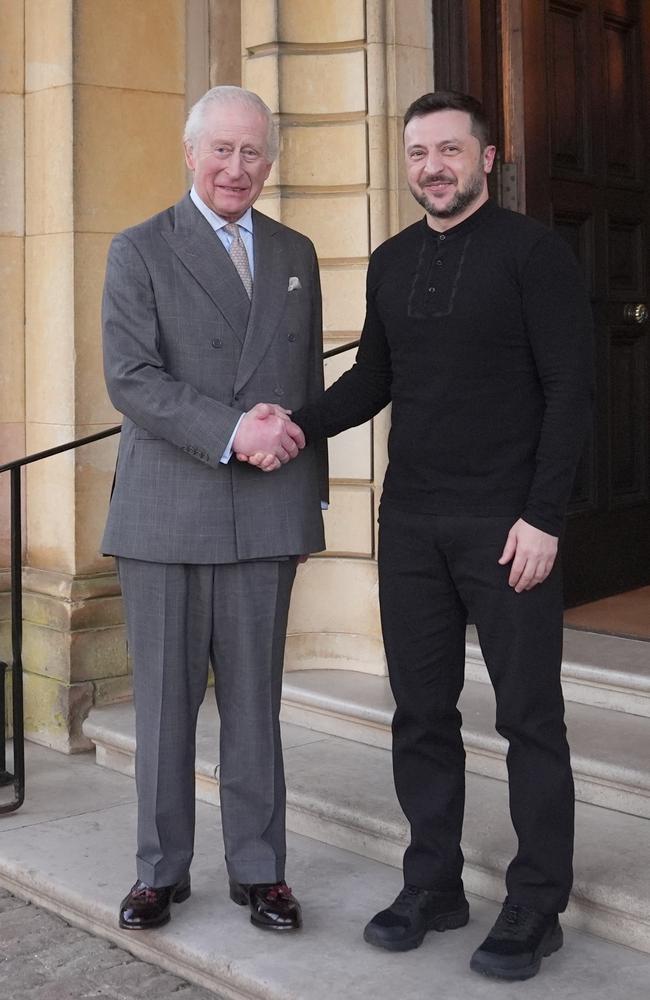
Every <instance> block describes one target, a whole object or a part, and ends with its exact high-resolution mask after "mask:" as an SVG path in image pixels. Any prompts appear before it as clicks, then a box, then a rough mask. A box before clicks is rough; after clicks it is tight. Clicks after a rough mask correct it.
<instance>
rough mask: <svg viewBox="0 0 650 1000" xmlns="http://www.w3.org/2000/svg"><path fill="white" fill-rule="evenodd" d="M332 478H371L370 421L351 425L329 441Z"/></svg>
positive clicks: (368, 479)
mask: <svg viewBox="0 0 650 1000" xmlns="http://www.w3.org/2000/svg"><path fill="white" fill-rule="evenodd" d="M329 456H330V477H331V478H332V479H355V480H356V479H365V480H367V481H368V482H369V481H370V480H371V479H372V428H371V425H370V423H367V424H362V425H361V426H360V427H351V428H350V430H349V431H344V432H343V433H342V434H338V435H337V436H336V437H335V438H330V441H329Z"/></svg>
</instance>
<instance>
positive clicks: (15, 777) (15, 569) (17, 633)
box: [0, 340, 359, 815]
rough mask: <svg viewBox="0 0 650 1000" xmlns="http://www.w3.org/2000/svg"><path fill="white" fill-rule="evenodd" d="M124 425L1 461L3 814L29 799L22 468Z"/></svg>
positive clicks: (328, 354)
mask: <svg viewBox="0 0 650 1000" xmlns="http://www.w3.org/2000/svg"><path fill="white" fill-rule="evenodd" d="M358 346H359V341H358V340H354V341H351V342H350V343H348V344H342V345H341V346H340V347H333V348H331V349H330V350H329V351H325V352H324V353H323V360H326V359H327V358H333V357H335V355H337V354H343V353H344V351H351V350H352V349H353V348H354V347H358ZM121 430H122V428H121V426H117V427H110V428H109V429H108V430H106V431H99V433H97V434H90V435H89V436H88V437H82V438H77V439H76V440H75V441H67V442H66V443H65V444H60V445H58V446H57V447H56V448H48V449H47V450H46V451H37V452H34V454H33V455H25V456H24V457H23V458H16V459H14V460H13V461H12V462H7V463H6V464H5V465H0V473H2V472H8V473H9V474H10V476H11V655H12V664H11V675H12V688H11V696H12V697H11V703H12V726H13V748H14V754H13V773H10V772H9V771H7V766H6V742H5V738H6V733H5V727H6V720H5V674H6V671H7V670H8V669H9V668H8V665H7V664H6V663H3V662H0V787H1V786H5V785H10V784H12V783H13V786H14V798H13V800H12V801H11V802H8V803H5V804H4V805H0V815H2V814H3V813H9V812H14V811H15V810H16V809H19V808H20V806H21V805H22V804H23V802H24V801H25V724H24V716H23V661H22V649H23V588H22V576H23V553H22V548H23V544H22V508H21V502H22V501H21V483H20V470H21V469H22V468H23V466H26V465H32V464H33V463H34V462H40V461H41V460H42V459H44V458H51V457H52V456H53V455H61V454H62V453H63V452H65V451H72V450H73V449H75V448H80V447H81V446H82V445H85V444H92V442H93V441H101V440H102V439H103V438H108V437H112V436H113V435H115V434H119V433H120V431H121Z"/></svg>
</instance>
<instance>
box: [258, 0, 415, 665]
mask: <svg viewBox="0 0 650 1000" xmlns="http://www.w3.org/2000/svg"><path fill="white" fill-rule="evenodd" d="M430 22H431V11H430V5H429V4H428V3H427V2H425V0H410V2H409V3H397V0H365V2H364V0H330V2H328V3H326V4H324V3H322V2H321V0H243V3H242V43H243V70H242V78H243V82H244V86H247V87H249V88H250V89H251V90H255V91H257V93H259V94H260V95H261V96H262V97H263V98H264V100H265V101H266V102H267V104H269V106H270V107H271V109H272V110H273V111H274V112H275V113H276V114H277V115H278V117H279V122H280V131H281V139H282V147H281V155H280V158H279V160H278V163H277V164H276V166H275V168H274V171H273V173H272V175H271V177H270V178H269V182H268V184H267V187H266V189H265V193H264V195H263V197H262V199H261V201H260V205H259V207H260V208H261V210H262V211H264V212H267V213H268V214H270V215H274V216H275V217H276V218H279V219H281V220H282V221H283V222H285V223H286V224H287V225H289V226H292V227H294V228H296V229H298V230H300V231H301V232H304V233H306V234H307V235H308V236H310V237H311V239H312V240H313V241H314V243H315V246H316V250H317V253H318V256H319V260H320V266H321V278H322V284H323V296H324V326H325V339H326V347H331V346H337V345H339V344H342V343H345V342H347V341H351V340H355V339H357V338H358V336H359V332H360V330H361V326H362V324H363V316H364V302H365V275H366V268H367V263H368V257H369V254H370V252H371V250H372V249H373V248H374V247H375V246H376V245H377V244H378V243H380V242H382V241H383V240H384V239H386V238H387V237H388V236H389V235H391V233H393V232H396V231H397V230H398V229H400V228H402V226H403V225H405V224H408V222H410V221H412V219H413V217H416V216H417V213H413V212H412V210H411V206H410V204H409V202H408V199H407V198H405V197H403V187H404V184H403V174H402V173H401V169H400V166H399V164H400V162H401V160H400V157H401V151H400V147H401V132H400V130H399V119H400V116H401V114H403V111H404V110H405V108H406V107H407V106H408V104H409V103H410V101H411V100H413V99H414V97H416V96H418V95H419V94H421V93H422V92H423V91H425V90H427V89H430V88H431V86H432V70H433V67H432V48H431V27H430ZM353 358H354V354H353V353H350V354H344V355H342V356H339V357H337V358H334V359H331V360H329V361H327V362H326V365H325V372H326V379H327V381H328V382H331V381H333V380H334V379H335V378H336V377H337V376H338V375H339V374H340V373H341V372H342V371H344V370H345V369H346V368H348V367H349V366H350V364H351V363H352V361H353ZM387 428H388V415H387V414H386V413H384V414H382V415H381V416H379V417H378V418H377V419H376V420H375V421H373V424H372V425H369V424H367V425H365V426H364V427H360V428H356V429H353V430H350V431H348V432H346V433H345V434H342V435H340V437H338V438H337V439H335V440H334V441H332V442H331V444H330V460H331V470H330V471H331V490H332V497H331V508H330V510H329V511H328V512H327V514H326V531H327V554H326V556H325V557H324V558H314V559H312V560H310V561H309V562H308V563H307V565H306V566H304V567H301V569H300V570H299V576H298V581H297V584H296V588H295V590H294V598H293V601H292V608H291V618H290V635H289V640H288V645H287V667H288V668H289V669H292V668H293V669H298V668H304V667H308V666H309V667H340V668H347V669H355V670H362V671H367V672H371V673H382V672H383V671H384V659H383V650H382V644H381V637H380V628H379V616H378V608H377V597H376V595H377V569H376V562H375V552H376V545H375V520H376V511H377V504H378V499H379V493H380V489H381V483H382V481H383V475H384V471H385V462H386V459H385V455H386V438H387Z"/></svg>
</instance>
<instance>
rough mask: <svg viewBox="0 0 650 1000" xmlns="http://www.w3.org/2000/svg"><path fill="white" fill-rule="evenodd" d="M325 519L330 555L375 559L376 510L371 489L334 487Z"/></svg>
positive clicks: (363, 487) (364, 487) (331, 490)
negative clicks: (373, 557) (372, 557)
mask: <svg viewBox="0 0 650 1000" xmlns="http://www.w3.org/2000/svg"><path fill="white" fill-rule="evenodd" d="M324 518H325V538H326V541H327V551H328V552H332V553H337V554H344V555H355V556H356V555H358V556H372V555H373V549H374V528H373V524H374V510H373V491H372V489H371V488H370V487H367V486H340V485H333V486H332V487H331V489H330V506H329V510H326V511H325V513H324Z"/></svg>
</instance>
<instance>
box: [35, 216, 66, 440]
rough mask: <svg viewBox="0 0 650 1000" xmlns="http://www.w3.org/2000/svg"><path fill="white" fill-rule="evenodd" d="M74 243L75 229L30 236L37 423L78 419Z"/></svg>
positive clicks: (58, 422)
mask: <svg viewBox="0 0 650 1000" xmlns="http://www.w3.org/2000/svg"><path fill="white" fill-rule="evenodd" d="M73 246H74V237H73V235H72V233H57V234H55V235H52V236H28V237H27V238H26V240H25V366H26V373H25V374H26V390H25V391H26V398H25V405H26V415H27V420H28V421H32V422H40V423H49V424H67V425H71V424H73V423H74V364H75V362H74V297H73V296H74V287H73V274H74V272H73ZM33 450H35V449H33Z"/></svg>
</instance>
